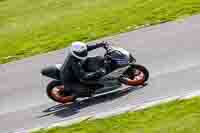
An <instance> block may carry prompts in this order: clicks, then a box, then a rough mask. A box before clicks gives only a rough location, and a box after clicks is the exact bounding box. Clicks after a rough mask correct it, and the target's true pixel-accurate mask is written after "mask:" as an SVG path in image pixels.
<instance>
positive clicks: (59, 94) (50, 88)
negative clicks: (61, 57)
mask: <svg viewBox="0 0 200 133" xmlns="http://www.w3.org/2000/svg"><path fill="white" fill-rule="evenodd" d="M46 93H47V96H48V97H49V98H50V99H51V100H53V101H55V102H58V103H63V104H64V103H69V102H73V101H75V99H76V98H75V97H74V96H70V95H66V94H65V93H64V85H63V84H62V82H61V81H58V80H53V81H51V82H50V83H49V84H48V85H47V88H46Z"/></svg>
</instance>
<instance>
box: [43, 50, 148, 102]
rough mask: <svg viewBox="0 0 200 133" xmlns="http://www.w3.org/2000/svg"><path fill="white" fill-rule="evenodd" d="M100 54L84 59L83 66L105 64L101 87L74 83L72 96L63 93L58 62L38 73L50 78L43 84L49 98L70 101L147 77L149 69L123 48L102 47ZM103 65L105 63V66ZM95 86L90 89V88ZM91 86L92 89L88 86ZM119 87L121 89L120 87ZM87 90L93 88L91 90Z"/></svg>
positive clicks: (138, 82)
mask: <svg viewBox="0 0 200 133" xmlns="http://www.w3.org/2000/svg"><path fill="white" fill-rule="evenodd" d="M104 48H105V51H106V52H105V54H104V57H100V56H97V57H89V58H88V59H86V60H85V62H84V65H83V66H84V69H85V71H88V72H94V71H96V70H98V69H100V68H101V67H102V66H107V74H108V75H112V78H109V79H108V80H107V81H105V86H100V87H99V86H98V85H94V86H91V85H88V86H87V85H83V84H81V83H76V84H74V87H73V91H74V92H77V93H78V94H77V95H76V97H75V96H73V95H70V94H65V91H64V85H63V83H62V82H61V80H60V68H61V66H62V65H59V64H57V65H55V66H50V67H51V69H48V70H50V71H48V72H45V73H44V72H42V75H44V76H46V77H49V78H52V79H54V80H53V81H51V82H50V83H49V84H48V85H47V89H46V92H47V95H48V97H49V98H50V99H52V100H54V101H56V102H59V103H68V102H73V101H75V100H76V98H82V97H91V96H96V95H99V94H105V93H109V92H111V91H114V90H120V85H121V84H125V85H130V86H141V85H144V84H145V83H146V81H147V80H148V79H149V71H148V70H147V69H146V68H145V67H144V66H142V65H138V64H135V62H136V59H135V58H134V57H133V56H132V54H131V53H130V52H128V51H127V50H125V49H123V48H117V47H112V46H106V47H104ZM105 64H106V65H105ZM96 86H98V87H97V88H95V89H94V87H96ZM91 88H92V89H91ZM121 89H123V88H121ZM90 90H95V91H92V95H91V91H90Z"/></svg>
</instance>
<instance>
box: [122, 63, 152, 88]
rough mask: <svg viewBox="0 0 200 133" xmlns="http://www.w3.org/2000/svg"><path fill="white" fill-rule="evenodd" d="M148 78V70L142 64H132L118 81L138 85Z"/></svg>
mask: <svg viewBox="0 0 200 133" xmlns="http://www.w3.org/2000/svg"><path fill="white" fill-rule="evenodd" d="M136 73H137V74H136ZM148 79H149V71H148V70H147V68H145V67H144V66H142V65H138V64H134V65H132V66H131V67H130V68H128V70H127V71H126V72H125V73H124V75H123V76H122V77H121V78H120V81H121V82H122V83H124V84H126V85H131V86H139V85H144V83H145V82H146V81H147V80H148Z"/></svg>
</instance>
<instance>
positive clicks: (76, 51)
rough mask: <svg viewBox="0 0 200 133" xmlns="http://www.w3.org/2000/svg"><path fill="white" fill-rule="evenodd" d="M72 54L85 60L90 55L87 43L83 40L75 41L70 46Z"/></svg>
mask: <svg viewBox="0 0 200 133" xmlns="http://www.w3.org/2000/svg"><path fill="white" fill-rule="evenodd" d="M70 51H71V54H72V56H74V57H75V58H77V59H80V60H84V59H85V58H86V57H87V55H88V50H87V45H86V44H85V43H83V42H73V43H72V46H71V48H70Z"/></svg>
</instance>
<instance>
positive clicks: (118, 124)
mask: <svg viewBox="0 0 200 133" xmlns="http://www.w3.org/2000/svg"><path fill="white" fill-rule="evenodd" d="M199 123H200V97H197V98H193V99H190V100H181V101H173V102H169V103H165V104H161V105H158V106H155V107H151V108H148V109H144V110H141V111H137V112H129V113H124V114H121V115H119V116H114V117H110V118H106V119H98V120H92V121H84V122H81V123H79V124H75V125H72V126H69V127H57V128H53V129H49V130H44V129H43V130H40V131H37V132H34V133H200V126H199Z"/></svg>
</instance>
